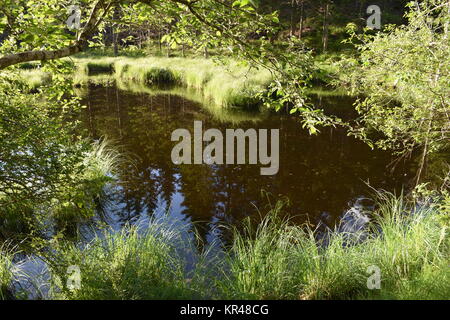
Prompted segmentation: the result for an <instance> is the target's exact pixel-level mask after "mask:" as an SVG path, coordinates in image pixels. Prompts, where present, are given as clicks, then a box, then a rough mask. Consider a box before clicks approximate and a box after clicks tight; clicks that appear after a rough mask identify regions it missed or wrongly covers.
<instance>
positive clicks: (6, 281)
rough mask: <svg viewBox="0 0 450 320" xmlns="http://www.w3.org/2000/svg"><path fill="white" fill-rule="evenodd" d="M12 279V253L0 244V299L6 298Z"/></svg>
mask: <svg viewBox="0 0 450 320" xmlns="http://www.w3.org/2000/svg"><path fill="white" fill-rule="evenodd" d="M12 279H13V272H12V254H11V252H10V251H9V250H7V249H6V248H5V247H4V246H0V300H5V299H6V298H7V294H8V287H9V286H10V285H11V281H12Z"/></svg>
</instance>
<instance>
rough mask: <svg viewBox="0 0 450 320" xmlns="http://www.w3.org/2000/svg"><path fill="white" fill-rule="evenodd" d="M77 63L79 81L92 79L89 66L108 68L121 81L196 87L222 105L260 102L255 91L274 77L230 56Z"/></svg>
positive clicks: (208, 97)
mask: <svg viewBox="0 0 450 320" xmlns="http://www.w3.org/2000/svg"><path fill="white" fill-rule="evenodd" d="M77 65H78V67H77V72H76V74H75V76H74V81H75V83H76V84H83V83H87V82H88V81H90V79H91V78H90V77H89V75H91V74H92V72H91V71H90V70H102V69H107V70H111V71H113V72H114V75H113V77H114V78H115V79H116V80H121V81H122V82H123V81H128V82H136V83H140V84H144V85H181V86H185V87H188V88H194V89H197V90H199V91H200V92H201V93H202V94H203V95H204V97H205V98H207V99H209V100H210V101H212V102H213V103H214V104H215V105H217V106H221V107H230V106H235V107H245V108H251V107H254V106H255V105H257V104H258V101H257V100H255V98H254V95H255V93H257V92H259V91H261V90H263V89H264V88H266V87H267V85H268V84H269V83H270V81H271V79H272V78H271V75H270V72H268V71H267V70H256V69H249V68H248V67H245V66H243V65H240V64H238V63H236V62H234V61H231V60H230V61H228V62H227V63H226V64H225V65H221V64H216V63H214V61H212V60H209V59H191V58H160V57H152V58H127V57H120V58H104V59H85V58H81V59H80V58H79V59H77Z"/></svg>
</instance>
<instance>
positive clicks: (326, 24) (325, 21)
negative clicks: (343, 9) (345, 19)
mask: <svg viewBox="0 0 450 320" xmlns="http://www.w3.org/2000/svg"><path fill="white" fill-rule="evenodd" d="M329 14H330V3H329V2H328V1H326V3H325V12H324V16H323V35H322V44H323V52H326V51H327V49H328V32H329V30H328V29H329V21H328V20H329V17H328V16H329Z"/></svg>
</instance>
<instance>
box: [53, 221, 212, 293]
mask: <svg viewBox="0 0 450 320" xmlns="http://www.w3.org/2000/svg"><path fill="white" fill-rule="evenodd" d="M180 246H184V242H183V239H182V238H181V237H180V232H179V230H176V229H175V228H173V227H169V226H168V225H167V223H166V222H157V221H155V220H153V221H152V222H151V223H150V224H149V226H148V229H147V230H145V231H141V232H140V231H139V228H137V227H127V228H125V229H123V230H122V231H121V232H119V233H116V234H111V233H106V234H104V235H103V237H97V238H96V239H94V240H93V241H92V242H91V243H90V244H89V245H87V246H85V247H84V248H80V247H78V246H76V245H73V244H69V245H66V246H64V247H63V248H62V249H61V250H60V252H59V254H58V255H57V258H54V259H52V262H51V267H52V270H53V273H54V275H55V276H54V278H53V285H54V290H53V292H54V293H55V295H56V297H58V298H63V299H77V300H78V299H101V300H102V299H188V298H200V297H202V296H203V295H204V294H205V292H202V291H199V290H197V289H196V287H195V285H194V284H195V283H198V282H197V281H196V280H194V281H192V279H189V278H187V277H186V273H185V268H186V265H187V261H186V260H185V258H184V257H183V256H182V255H181V254H180V251H177V248H179V247H180ZM71 265H76V266H79V268H80V270H81V273H82V274H81V288H80V289H79V290H70V288H67V286H66V285H65V282H66V278H67V274H66V270H67V268H68V267H69V266H71Z"/></svg>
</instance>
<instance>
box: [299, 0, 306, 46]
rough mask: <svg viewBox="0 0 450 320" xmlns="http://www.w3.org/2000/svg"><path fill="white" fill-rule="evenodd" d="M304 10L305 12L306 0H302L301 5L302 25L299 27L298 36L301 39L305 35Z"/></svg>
mask: <svg viewBox="0 0 450 320" xmlns="http://www.w3.org/2000/svg"><path fill="white" fill-rule="evenodd" d="M304 12H305V2H304V0H302V5H301V7H300V27H299V29H298V38H299V39H300V40H301V39H302V37H303V19H304V17H303V16H304Z"/></svg>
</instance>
